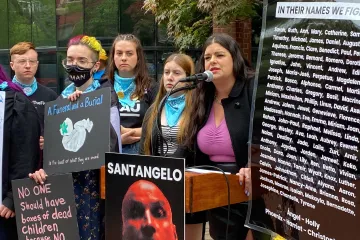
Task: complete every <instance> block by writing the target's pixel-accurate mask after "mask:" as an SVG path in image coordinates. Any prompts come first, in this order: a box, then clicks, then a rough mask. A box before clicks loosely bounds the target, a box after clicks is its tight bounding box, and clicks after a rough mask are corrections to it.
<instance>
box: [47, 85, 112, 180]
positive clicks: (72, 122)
mask: <svg viewBox="0 0 360 240" xmlns="http://www.w3.org/2000/svg"><path fill="white" fill-rule="evenodd" d="M44 132H45V134H44V140H45V144H44V167H43V168H44V170H45V171H46V173H47V174H52V173H69V172H78V171H83V170H90V169H98V168H100V167H101V166H102V165H104V164H105V152H107V151H109V149H110V88H104V89H100V90H96V91H93V92H90V93H86V94H83V95H81V96H80V98H78V99H77V101H75V102H71V101H69V100H68V99H58V100H56V101H52V102H48V103H46V105H45V131H44Z"/></svg>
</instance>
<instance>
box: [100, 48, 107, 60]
mask: <svg viewBox="0 0 360 240" xmlns="http://www.w3.org/2000/svg"><path fill="white" fill-rule="evenodd" d="M99 58H100V60H104V61H106V60H107V59H108V57H107V56H106V51H105V50H104V49H103V48H101V50H100V53H99Z"/></svg>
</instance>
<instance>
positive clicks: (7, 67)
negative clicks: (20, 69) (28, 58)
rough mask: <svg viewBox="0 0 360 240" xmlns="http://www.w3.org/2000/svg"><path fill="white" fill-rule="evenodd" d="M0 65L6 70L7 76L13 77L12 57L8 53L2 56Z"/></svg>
mask: <svg viewBox="0 0 360 240" xmlns="http://www.w3.org/2000/svg"><path fill="white" fill-rule="evenodd" d="M0 65H1V66H2V67H3V68H4V69H5V71H6V73H7V75H8V76H9V77H11V68H10V56H9V54H8V53H1V54H0Z"/></svg>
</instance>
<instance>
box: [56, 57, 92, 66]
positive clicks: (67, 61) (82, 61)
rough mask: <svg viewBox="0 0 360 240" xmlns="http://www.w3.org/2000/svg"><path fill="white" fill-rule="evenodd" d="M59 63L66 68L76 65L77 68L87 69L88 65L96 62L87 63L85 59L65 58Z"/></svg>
mask: <svg viewBox="0 0 360 240" xmlns="http://www.w3.org/2000/svg"><path fill="white" fill-rule="evenodd" d="M61 62H62V65H63V66H64V67H66V66H68V65H77V66H79V67H87V66H89V63H93V64H94V63H96V62H92V61H89V60H88V59H87V58H80V59H77V60H74V59H68V58H65V59H63V60H62V61H61Z"/></svg>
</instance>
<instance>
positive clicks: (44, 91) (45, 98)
mask: <svg viewBox="0 0 360 240" xmlns="http://www.w3.org/2000/svg"><path fill="white" fill-rule="evenodd" d="M29 99H30V101H31V102H32V104H33V105H34V107H35V108H36V110H37V112H38V114H39V117H40V123H41V129H42V131H43V130H44V115H45V103H47V102H51V101H54V100H56V99H57V94H56V92H55V91H53V90H52V89H50V88H47V87H45V86H43V85H41V84H39V83H38V88H37V89H36V91H35V92H34V94H33V95H31V96H29Z"/></svg>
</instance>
